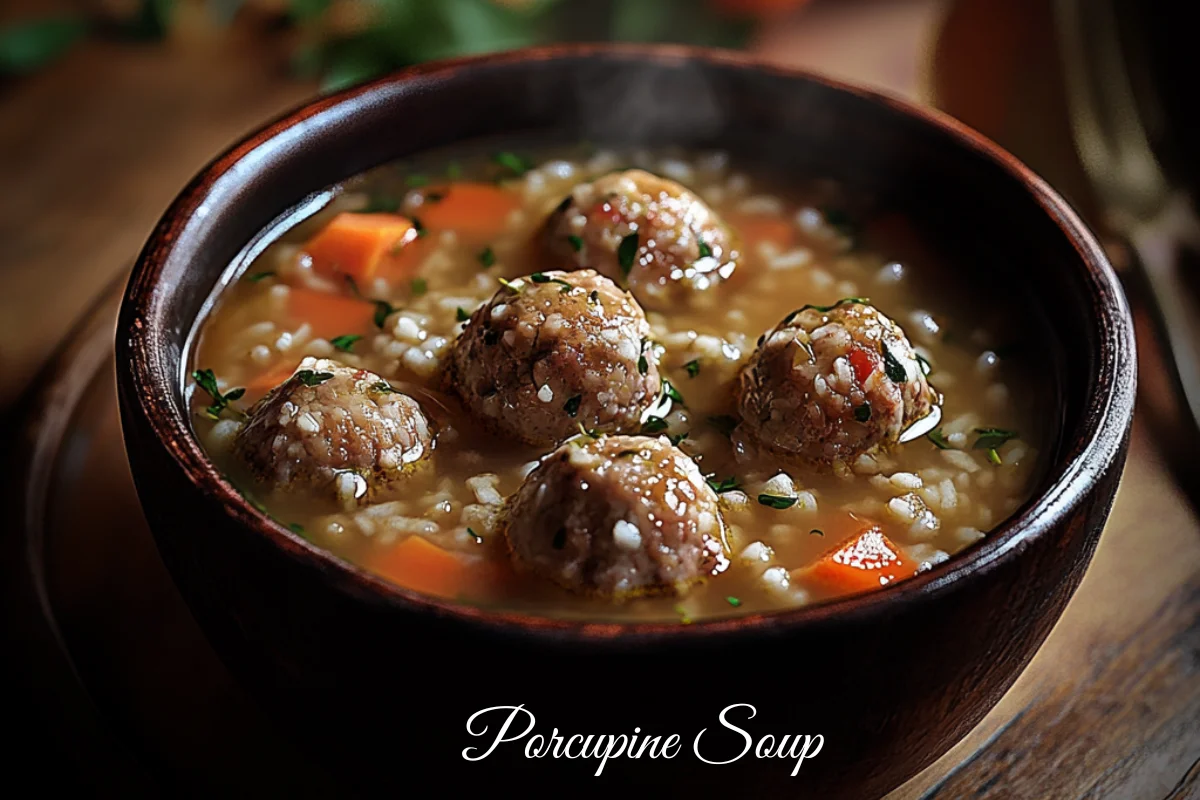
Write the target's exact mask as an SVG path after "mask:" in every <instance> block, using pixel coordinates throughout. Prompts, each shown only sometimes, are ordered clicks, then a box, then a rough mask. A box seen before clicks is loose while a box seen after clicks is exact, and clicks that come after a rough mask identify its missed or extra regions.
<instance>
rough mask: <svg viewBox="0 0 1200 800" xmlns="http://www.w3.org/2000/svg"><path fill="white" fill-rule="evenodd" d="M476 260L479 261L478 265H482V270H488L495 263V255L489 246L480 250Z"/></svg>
mask: <svg viewBox="0 0 1200 800" xmlns="http://www.w3.org/2000/svg"><path fill="white" fill-rule="evenodd" d="M476 258H478V259H479V263H480V264H482V265H483V268H484V269H488V268H490V267H491V266H492V265H494V264H495V263H496V254H495V252H493V251H492V246H491V245H488V246H487V247H485V248H483V249H482V250H480V251H479V255H478V256H476Z"/></svg>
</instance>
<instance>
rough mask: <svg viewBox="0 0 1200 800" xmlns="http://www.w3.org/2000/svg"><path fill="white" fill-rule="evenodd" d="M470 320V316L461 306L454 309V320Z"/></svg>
mask: <svg viewBox="0 0 1200 800" xmlns="http://www.w3.org/2000/svg"><path fill="white" fill-rule="evenodd" d="M470 318H471V315H470V314H469V313H468V312H467V310H466V309H465V308H463V307H462V306H459V307H458V308H456V309H454V319H455V320H456V321H457V322H466V321H467V320H469V319H470Z"/></svg>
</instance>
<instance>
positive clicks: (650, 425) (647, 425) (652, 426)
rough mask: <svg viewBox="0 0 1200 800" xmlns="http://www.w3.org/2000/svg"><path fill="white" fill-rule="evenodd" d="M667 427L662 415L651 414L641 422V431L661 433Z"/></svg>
mask: <svg viewBox="0 0 1200 800" xmlns="http://www.w3.org/2000/svg"><path fill="white" fill-rule="evenodd" d="M666 429H667V421H666V420H665V419H663V418H662V417H656V416H654V415H653V414H651V415H650V416H648V417H646V421H645V422H643V423H642V433H661V432H662V431H665V430H666Z"/></svg>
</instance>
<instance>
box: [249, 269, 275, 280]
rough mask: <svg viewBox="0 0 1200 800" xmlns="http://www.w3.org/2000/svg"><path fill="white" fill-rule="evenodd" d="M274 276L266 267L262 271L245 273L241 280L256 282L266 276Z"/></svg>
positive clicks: (264, 278)
mask: <svg viewBox="0 0 1200 800" xmlns="http://www.w3.org/2000/svg"><path fill="white" fill-rule="evenodd" d="M274 277H275V273H274V272H273V271H272V270H269V269H268V270H263V271H262V272H251V273H249V274H248V275H246V277H245V278H243V279H242V280H244V281H246V282H247V283H258V282H259V281H263V280H266V279H267V278H274Z"/></svg>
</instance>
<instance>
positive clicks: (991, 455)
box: [987, 447, 1004, 467]
mask: <svg viewBox="0 0 1200 800" xmlns="http://www.w3.org/2000/svg"><path fill="white" fill-rule="evenodd" d="M987 459H988V461H990V462H992V463H993V464H995V465H996V466H997V467H998V466H1000V465H1001V464H1003V463H1004V462H1003V461H1001V460H1000V454H999V453H997V452H996V448H994V447H989V448H988V451H987Z"/></svg>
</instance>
